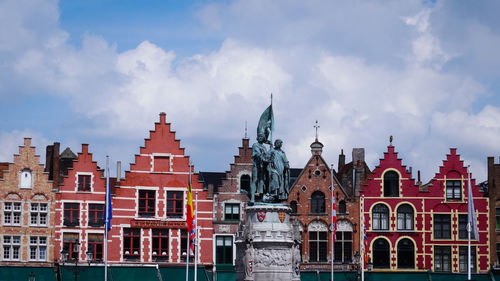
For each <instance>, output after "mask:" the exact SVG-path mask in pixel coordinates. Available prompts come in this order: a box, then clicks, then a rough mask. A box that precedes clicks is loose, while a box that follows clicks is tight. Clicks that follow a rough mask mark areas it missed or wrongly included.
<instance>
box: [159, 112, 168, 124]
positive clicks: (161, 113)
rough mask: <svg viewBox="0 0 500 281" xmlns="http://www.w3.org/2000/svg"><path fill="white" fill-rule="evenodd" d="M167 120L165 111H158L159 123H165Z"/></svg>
mask: <svg viewBox="0 0 500 281" xmlns="http://www.w3.org/2000/svg"><path fill="white" fill-rule="evenodd" d="M166 122H167V114H166V113H165V112H160V124H165V123H166Z"/></svg>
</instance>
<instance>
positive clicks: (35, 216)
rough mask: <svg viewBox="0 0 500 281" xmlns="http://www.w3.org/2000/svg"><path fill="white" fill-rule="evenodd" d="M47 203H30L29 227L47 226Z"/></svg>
mask: <svg viewBox="0 0 500 281" xmlns="http://www.w3.org/2000/svg"><path fill="white" fill-rule="evenodd" d="M47 212H48V210H47V203H31V207H30V225H31V226H47Z"/></svg>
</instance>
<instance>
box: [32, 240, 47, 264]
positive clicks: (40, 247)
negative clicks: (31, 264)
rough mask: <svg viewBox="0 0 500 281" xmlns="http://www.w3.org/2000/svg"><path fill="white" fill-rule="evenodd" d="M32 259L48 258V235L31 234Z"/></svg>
mask: <svg viewBox="0 0 500 281" xmlns="http://www.w3.org/2000/svg"><path fill="white" fill-rule="evenodd" d="M30 260H31V261H46V260H47V237H43V236H30Z"/></svg>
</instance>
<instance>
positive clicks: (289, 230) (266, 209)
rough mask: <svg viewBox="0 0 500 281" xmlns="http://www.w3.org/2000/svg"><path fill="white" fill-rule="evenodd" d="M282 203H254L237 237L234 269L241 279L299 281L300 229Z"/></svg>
mask: <svg viewBox="0 0 500 281" xmlns="http://www.w3.org/2000/svg"><path fill="white" fill-rule="evenodd" d="M290 212H291V209H290V208H289V207H288V206H286V205H284V204H265V203H260V204H259V203H256V204H255V205H254V206H247V207H246V219H245V221H243V222H241V223H240V227H239V231H238V235H237V237H236V241H235V243H236V272H237V277H236V279H237V280H241V281H243V280H244V281H267V280H272V281H281V280H282V281H290V280H294V281H299V280H300V271H299V266H300V247H299V245H300V243H302V241H301V237H300V231H299V227H298V223H297V222H294V223H291V222H290Z"/></svg>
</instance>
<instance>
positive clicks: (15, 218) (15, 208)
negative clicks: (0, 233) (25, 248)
mask: <svg viewBox="0 0 500 281" xmlns="http://www.w3.org/2000/svg"><path fill="white" fill-rule="evenodd" d="M3 224H4V225H13V226H18V225H21V202H4V204H3Z"/></svg>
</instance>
